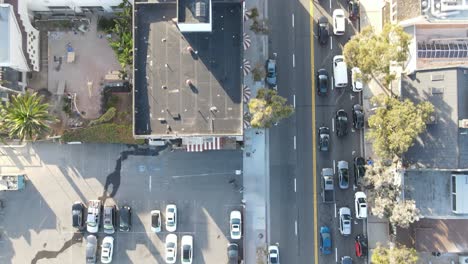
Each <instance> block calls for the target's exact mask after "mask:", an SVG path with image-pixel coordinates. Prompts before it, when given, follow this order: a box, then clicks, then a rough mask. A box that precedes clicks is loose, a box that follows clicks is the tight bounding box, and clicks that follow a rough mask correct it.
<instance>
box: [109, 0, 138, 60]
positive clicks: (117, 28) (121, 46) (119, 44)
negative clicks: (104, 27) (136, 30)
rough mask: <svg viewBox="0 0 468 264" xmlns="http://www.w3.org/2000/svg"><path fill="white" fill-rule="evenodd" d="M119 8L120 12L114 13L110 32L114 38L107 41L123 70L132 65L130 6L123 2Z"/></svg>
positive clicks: (126, 0) (128, 3) (125, 1)
mask: <svg viewBox="0 0 468 264" xmlns="http://www.w3.org/2000/svg"><path fill="white" fill-rule="evenodd" d="M119 8H121V9H122V11H121V12H118V13H116V17H115V18H114V26H113V28H111V30H110V33H112V34H113V35H114V36H115V37H113V38H112V39H110V40H109V42H110V43H109V45H110V46H111V48H112V49H113V50H114V52H115V53H116V54H117V59H118V60H119V63H120V65H121V66H122V68H124V69H125V68H126V67H127V66H128V65H131V64H132V63H133V35H132V32H133V30H132V4H131V3H130V2H129V1H128V0H123V1H122V3H120V5H119Z"/></svg>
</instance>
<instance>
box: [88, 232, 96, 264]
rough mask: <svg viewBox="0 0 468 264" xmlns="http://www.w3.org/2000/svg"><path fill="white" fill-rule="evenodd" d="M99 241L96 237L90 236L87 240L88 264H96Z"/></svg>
mask: <svg viewBox="0 0 468 264" xmlns="http://www.w3.org/2000/svg"><path fill="white" fill-rule="evenodd" d="M96 253H97V239H96V236H95V235H89V236H88V237H87V238H86V263H87V264H94V263H96Z"/></svg>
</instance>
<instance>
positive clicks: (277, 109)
mask: <svg viewBox="0 0 468 264" xmlns="http://www.w3.org/2000/svg"><path fill="white" fill-rule="evenodd" d="M286 101H287V100H286V98H284V97H281V96H279V95H278V93H277V92H276V91H275V90H273V89H266V88H261V89H259V90H258V92H257V96H256V98H252V99H251V100H250V102H249V105H248V106H249V111H250V114H251V115H252V120H251V122H250V124H251V125H252V127H255V128H268V127H271V125H273V124H274V123H276V122H278V121H279V120H281V119H283V118H287V117H289V116H290V115H292V113H293V112H294V108H293V107H292V106H291V105H287V104H286Z"/></svg>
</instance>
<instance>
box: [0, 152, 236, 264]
mask: <svg viewBox="0 0 468 264" xmlns="http://www.w3.org/2000/svg"><path fill="white" fill-rule="evenodd" d="M2 151H3V154H4V155H2V156H0V173H8V172H15V171H24V172H26V174H27V176H28V178H29V181H28V182H27V185H26V189H25V190H23V191H20V192H3V193H0V199H1V200H2V201H3V202H4V205H5V208H3V209H1V210H0V230H1V233H0V252H1V253H0V254H1V256H0V263H83V262H84V260H85V239H83V235H82V234H81V233H75V232H74V230H73V228H72V227H71V205H72V203H73V202H74V201H82V202H86V201H87V200H90V199H96V198H99V199H101V200H102V201H104V202H106V203H115V204H117V205H118V206H122V205H124V204H128V205H130V206H131V207H132V210H133V217H132V221H133V223H132V225H133V226H132V230H131V232H129V233H121V232H116V233H115V234H114V237H115V239H116V240H115V241H116V242H115V253H114V261H113V263H164V240H165V237H166V235H167V232H165V228H163V232H161V233H159V234H158V235H156V234H154V233H152V232H151V231H150V216H149V212H150V211H151V210H154V209H160V210H164V209H165V206H166V205H167V204H169V203H175V204H176V205H177V207H178V226H177V232H176V234H177V236H178V239H179V244H180V239H181V237H182V235H184V234H191V235H193V236H194V263H226V262H227V259H226V258H227V257H226V245H227V243H228V241H229V212H230V211H231V210H233V209H240V208H241V207H240V202H241V193H239V191H238V189H237V188H234V187H233V186H232V185H231V184H229V180H231V179H236V181H237V183H238V184H239V185H241V181H242V175H235V171H236V170H239V169H241V168H242V160H241V158H242V156H241V152H239V151H215V152H201V153H187V152H181V151H174V152H171V151H169V150H167V149H165V150H161V151H159V152H158V151H155V150H135V149H131V148H128V147H126V146H124V145H93V144H87V145H58V144H34V145H28V146H26V147H24V148H17V149H14V150H13V149H2ZM103 237H104V234H103V233H102V232H100V233H99V234H98V239H99V241H101V240H102V238H103ZM178 251H179V252H178V262H177V263H180V262H179V260H180V249H179V250H178ZM98 255H99V254H98Z"/></svg>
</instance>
